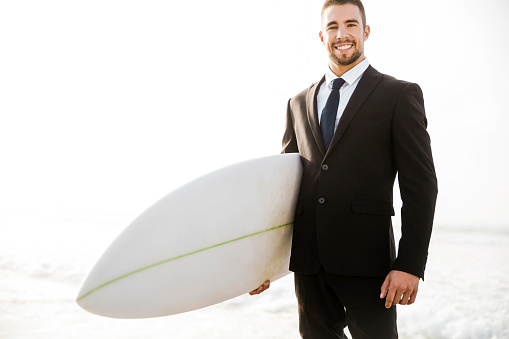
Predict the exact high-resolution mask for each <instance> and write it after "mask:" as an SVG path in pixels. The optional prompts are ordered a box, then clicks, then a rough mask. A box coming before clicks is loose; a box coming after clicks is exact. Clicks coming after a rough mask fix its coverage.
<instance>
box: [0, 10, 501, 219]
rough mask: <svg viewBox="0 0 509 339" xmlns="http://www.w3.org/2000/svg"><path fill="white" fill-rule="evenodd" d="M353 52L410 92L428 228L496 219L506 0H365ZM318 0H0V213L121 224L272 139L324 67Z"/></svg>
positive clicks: (273, 147) (265, 151) (276, 147)
mask: <svg viewBox="0 0 509 339" xmlns="http://www.w3.org/2000/svg"><path fill="white" fill-rule="evenodd" d="M364 4H365V7H366V11H367V18H368V19H367V21H368V24H369V25H370V26H371V32H372V33H371V37H370V39H369V40H368V41H367V42H366V55H367V57H368V59H369V61H370V62H371V64H372V65H373V66H374V67H375V68H376V69H378V70H379V71H381V72H383V73H387V74H390V75H393V76H396V77H398V78H400V79H404V80H409V81H413V82H417V83H419V84H420V85H421V87H422V88H423V91H424V96H425V103H426V109H427V115H428V120H429V132H430V134H431V137H432V146H433V151H434V157H435V163H436V168H437V173H438V178H439V201H438V209H437V215H436V223H435V224H436V225H437V227H445V226H463V225H464V226H474V227H475V226H478V227H484V226H500V225H509V147H508V146H509V133H508V131H509V117H508V113H509V109H508V108H507V96H508V93H509V85H508V84H509V82H508V80H507V79H508V78H509V66H508V63H507V60H509V45H508V42H507V41H508V40H507V36H506V35H507V33H509V21H508V20H507V18H509V2H507V1H506V0H486V1H483V2H479V1H473V0H468V1H467V0H430V1H408V0H387V1H380V0H365V1H364ZM321 5H322V0H314V1H310V0H277V1H274V0H259V1H256V2H251V3H249V2H244V1H234V0H217V1H209V0H207V1H205V0H196V1H166V0H165V1H127V0H122V1H104V0H101V1H95V0H93V1H90V0H89V1H68V0H62V1H22V0H21V1H2V3H1V4H0V49H1V52H0V114H1V120H0V157H1V159H2V162H1V163H2V165H1V169H0V174H1V176H0V212H1V211H2V210H4V211H8V210H11V211H12V210H16V211H26V212H27V213H29V212H33V211H39V212H44V213H48V214H55V215H60V214H63V215H73V214H76V215H93V216H100V217H117V216H121V217H120V218H123V219H126V220H131V219H133V218H134V217H136V216H137V215H138V214H139V213H140V212H142V211H143V210H144V209H145V208H146V207H148V206H149V205H150V204H152V203H153V202H155V201H156V200H158V199H159V198H160V197H162V196H163V195H165V194H167V193H168V192H170V191H171V190H173V189H174V188H176V187H178V186H180V185H182V184H184V183H186V182H188V181H190V180H192V179H194V178H196V177H198V176H200V175H202V174H206V173H208V172H210V171H212V170H215V169H218V168H220V167H223V166H226V165H229V164H232V163H235V162H238V161H242V160H247V159H250V158H255V157H260V156H266V155H272V154H276V153H279V151H280V147H281V146H280V145H281V137H282V133H283V128H284V114H285V108H286V103H287V100H288V99H289V98H290V97H291V96H293V95H295V94H296V93H297V92H299V91H300V90H302V89H304V88H305V87H307V86H309V85H310V84H311V83H312V82H315V81H317V80H319V78H320V77H321V75H322V74H323V73H324V68H325V67H326V63H327V60H326V57H325V51H324V49H323V47H322V45H321V43H320V41H319V39H318V31H319V29H320V27H319V26H320V16H319V15H320V9H321Z"/></svg>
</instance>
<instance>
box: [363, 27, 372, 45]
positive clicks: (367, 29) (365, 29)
mask: <svg viewBox="0 0 509 339" xmlns="http://www.w3.org/2000/svg"><path fill="white" fill-rule="evenodd" d="M370 33H371V28H370V27H369V25H366V27H365V28H364V41H366V40H368V38H369V34H370Z"/></svg>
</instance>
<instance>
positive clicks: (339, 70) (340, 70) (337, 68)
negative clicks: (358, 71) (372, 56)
mask: <svg viewBox="0 0 509 339" xmlns="http://www.w3.org/2000/svg"><path fill="white" fill-rule="evenodd" d="M364 59H365V57H364V55H362V56H360V57H359V58H358V59H357V60H355V62H353V63H351V64H349V65H344V66H343V65H338V64H335V63H333V62H332V61H329V68H330V70H331V71H332V72H333V73H334V74H336V76H338V77H341V76H342V75H343V74H345V73H346V72H348V71H349V70H351V69H352V68H354V67H355V66H357V65H358V64H360V63H361V62H362V61H363V60H364Z"/></svg>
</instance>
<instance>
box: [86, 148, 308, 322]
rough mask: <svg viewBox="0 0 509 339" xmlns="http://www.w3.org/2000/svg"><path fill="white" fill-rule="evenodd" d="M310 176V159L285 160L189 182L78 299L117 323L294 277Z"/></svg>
mask: <svg viewBox="0 0 509 339" xmlns="http://www.w3.org/2000/svg"><path fill="white" fill-rule="evenodd" d="M301 176H302V165H301V161H300V156H299V155H298V154H284V155H275V156H270V157H265V158H260V159H255V160H250V161H246V162H242V163H239V164H236V165H232V166H229V167H226V168H223V169H220V170H218V171H215V172H213V173H210V174H208V175H205V176H203V177H201V178H199V179H196V180H194V181H192V182H191V183H189V184H187V185H184V186H182V187H181V188H179V189H177V190H176V191H174V192H172V193H170V194H168V195H167V196H165V197H164V198H162V199H161V200H159V201H158V202H156V203H155V204H154V205H152V206H151V207H150V208H148V209H147V210H146V211H145V212H144V213H142V214H141V215H140V216H139V217H138V218H137V219H135V220H134V221H133V222H132V223H131V224H130V225H129V226H128V227H127V228H126V229H125V230H124V231H123V232H122V233H121V234H120V235H119V236H118V238H117V239H116V240H115V241H114V242H113V243H112V244H111V245H110V247H109V248H108V249H107V250H106V252H105V253H104V254H103V255H102V257H101V258H100V259H99V261H98V262H97V264H96V265H95V267H94V268H93V269H92V271H91V272H90V274H89V276H88V277H87V279H86V280H85V282H84V284H83V287H82V288H81V291H80V292H79V294H78V298H77V302H78V303H79V305H80V306H81V307H83V308H84V309H86V310H87V311H90V312H92V313H96V314H99V315H103V316H107V317H114V318H148V317H159V316H165V315H170V314H176V313H181V312H186V311H191V310H195V309H198V308H202V307H205V306H210V305H213V304H216V303H219V302H222V301H225V300H228V299H231V298H234V297H236V296H239V295H242V294H244V293H247V292H249V291H251V290H253V289H255V288H257V287H258V286H260V285H261V284H262V283H263V282H264V281H265V280H271V281H274V280H277V279H279V278H281V277H283V276H285V275H286V274H288V273H289V271H288V264H289V257H290V247H291V237H292V223H293V218H294V212H295V206H296V202H297V195H298V190H299V186H300V180H301Z"/></svg>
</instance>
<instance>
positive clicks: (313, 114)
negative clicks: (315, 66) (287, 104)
mask: <svg viewBox="0 0 509 339" xmlns="http://www.w3.org/2000/svg"><path fill="white" fill-rule="evenodd" d="M324 81H325V75H324V76H323V77H322V79H320V81H318V82H317V83H316V84H315V85H314V86H312V87H311V88H310V89H309V91H308V94H307V97H306V106H307V115H308V120H309V126H311V131H312V132H313V136H314V137H315V141H316V144H317V145H318V148H319V149H320V152H322V156H324V155H325V146H324V145H323V138H322V132H321V130H320V124H319V123H318V109H317V105H316V96H317V95H318V90H319V89H320V86H321V85H322V83H323V82H324Z"/></svg>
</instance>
